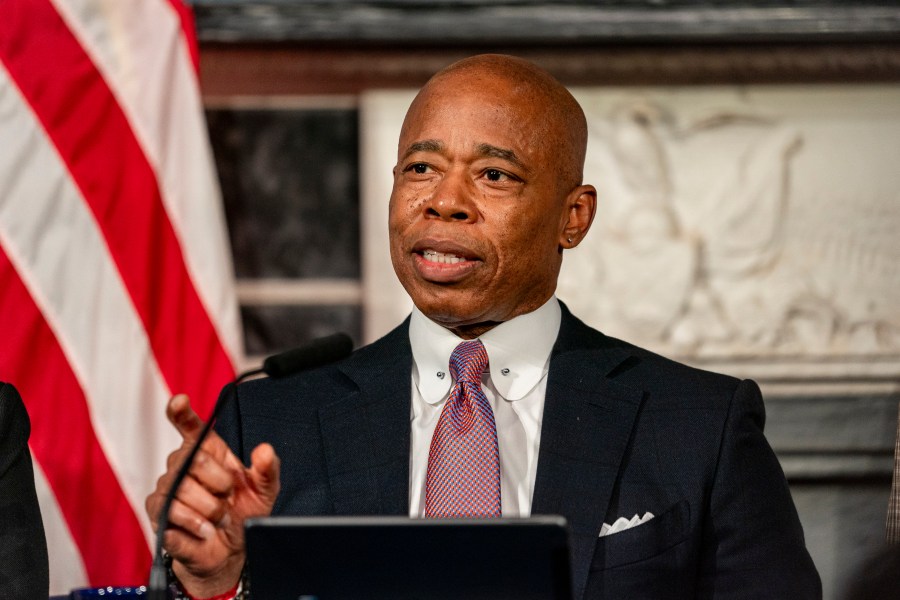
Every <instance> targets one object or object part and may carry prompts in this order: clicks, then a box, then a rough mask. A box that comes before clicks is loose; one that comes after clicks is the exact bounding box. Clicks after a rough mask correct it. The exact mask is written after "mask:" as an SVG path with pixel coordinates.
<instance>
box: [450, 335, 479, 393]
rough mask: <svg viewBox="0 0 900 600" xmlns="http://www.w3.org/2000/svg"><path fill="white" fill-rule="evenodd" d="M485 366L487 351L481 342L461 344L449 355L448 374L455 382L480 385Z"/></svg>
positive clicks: (474, 341)
mask: <svg viewBox="0 0 900 600" xmlns="http://www.w3.org/2000/svg"><path fill="white" fill-rule="evenodd" d="M487 364H488V355H487V350H485V349H484V344H482V343H481V340H471V341H468V342H462V343H460V344H459V345H458V346H457V347H456V348H455V349H454V350H453V353H452V354H451V355H450V373H451V375H453V377H454V378H455V379H456V381H466V382H469V383H477V384H479V385H481V374H482V373H483V372H484V368H485V367H486V366H487Z"/></svg>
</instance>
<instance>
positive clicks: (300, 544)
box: [246, 516, 571, 600]
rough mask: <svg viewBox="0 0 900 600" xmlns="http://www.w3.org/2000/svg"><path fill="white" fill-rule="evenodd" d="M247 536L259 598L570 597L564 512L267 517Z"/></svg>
mask: <svg viewBox="0 0 900 600" xmlns="http://www.w3.org/2000/svg"><path fill="white" fill-rule="evenodd" d="M246 540H247V564H248V569H249V575H250V592H251V594H252V597H253V599H254V600H361V599H366V600H381V599H388V598H389V599H391V600H413V599H416V600H420V599H421V600H444V599H448V600H449V599H453V600H461V599H466V600H487V599H491V600H497V599H502V598H515V599H516V600H571V574H570V570H569V545H568V529H567V526H566V522H565V519H563V518H562V517H556V516H541V517H531V518H527V519H512V518H504V519H410V518H406V517H269V518H261V519H251V520H248V522H247V525H246Z"/></svg>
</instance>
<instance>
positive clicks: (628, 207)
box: [591, 99, 802, 352]
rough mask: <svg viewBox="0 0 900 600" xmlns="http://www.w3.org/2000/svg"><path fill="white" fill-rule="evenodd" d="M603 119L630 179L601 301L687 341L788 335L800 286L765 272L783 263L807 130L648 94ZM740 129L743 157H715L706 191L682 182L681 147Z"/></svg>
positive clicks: (648, 327) (617, 202)
mask: <svg viewBox="0 0 900 600" xmlns="http://www.w3.org/2000/svg"><path fill="white" fill-rule="evenodd" d="M593 121H594V126H595V132H596V134H598V135H599V136H600V137H601V138H603V141H604V143H605V144H606V145H607V147H608V152H609V155H608V157H607V158H608V160H609V162H610V163H611V164H612V172H613V173H614V174H615V177H617V178H618V180H619V181H618V187H617V188H616V190H617V192H618V194H617V195H616V197H615V198H606V201H607V202H609V203H610V204H612V205H613V206H611V207H609V210H608V211H607V212H606V214H605V215H604V217H601V220H600V223H601V227H603V228H604V230H605V231H604V235H602V236H598V237H599V240H598V241H597V242H596V243H595V246H594V247H595V251H594V255H593V256H592V257H591V261H592V262H594V263H595V265H594V274H595V276H596V277H597V279H599V280H601V281H602V285H603V286H604V289H605V290H606V291H607V293H606V294H605V295H606V296H607V297H608V298H610V299H612V300H611V301H608V302H606V303H601V304H600V306H601V309H600V310H601V311H602V312H603V313H604V314H603V317H602V319H603V322H610V321H611V322H613V323H616V327H618V329H617V332H620V331H622V330H623V329H625V330H627V335H630V336H632V337H636V338H637V339H641V340H642V341H643V342H645V343H650V344H654V343H656V344H657V346H658V345H659V342H662V343H664V344H666V345H668V346H670V347H672V348H673V349H675V350H678V351H683V352H701V351H715V350H721V349H723V348H727V347H733V346H734V345H735V342H739V343H740V344H741V345H742V346H743V347H745V348H746V347H753V346H757V347H758V346H763V347H772V346H774V345H777V344H778V343H779V333H778V328H777V327H773V324H778V323H785V322H786V320H787V318H788V317H787V315H788V314H789V313H790V312H791V308H792V302H793V299H794V297H795V295H796V292H797V290H791V289H779V287H778V286H773V287H765V286H761V285H760V281H764V280H765V279H766V278H767V277H768V276H769V275H770V274H772V273H774V272H776V271H777V270H778V268H779V258H780V255H781V251H782V249H783V245H784V239H783V223H784V219H785V216H786V213H787V211H788V208H789V192H790V186H789V182H790V178H789V173H790V164H791V159H792V157H793V156H794V155H795V154H796V152H797V151H798V150H799V149H800V147H801V145H802V138H801V136H800V134H799V132H797V131H796V130H794V129H792V128H789V127H785V126H782V125H779V124H778V123H777V122H775V121H773V120H771V119H767V118H761V117H756V116H753V115H742V114H736V113H730V112H724V111H723V112H718V113H714V114H710V115H709V116H707V117H705V118H702V119H698V120H695V121H694V122H693V123H690V124H679V123H677V121H676V118H675V117H674V116H673V115H671V114H668V113H666V111H665V110H664V109H663V108H662V107H661V106H659V105H657V104H655V103H653V102H650V101H648V100H645V99H636V100H633V101H629V102H625V103H622V104H619V105H618V106H616V107H615V108H614V109H613V110H612V111H611V112H610V113H609V114H608V115H606V116H604V118H603V119H599V120H598V119H595V120H593ZM598 122H601V123H603V124H604V125H605V127H603V128H601V130H600V131H597V130H596V125H597V123H598ZM732 129H749V130H751V131H752V132H753V135H745V136H744V137H743V138H742V139H741V140H740V143H739V144H737V145H732V146H731V147H737V148H738V149H739V151H738V153H737V154H736V155H735V156H733V157H727V159H726V158H723V157H722V156H717V157H713V161H712V162H711V164H710V168H709V172H708V173H707V174H705V176H704V177H705V181H704V185H703V186H702V193H699V194H688V193H686V192H685V191H684V190H683V189H680V187H679V179H678V178H679V176H680V174H679V173H678V172H676V171H677V170H676V169H674V168H673V166H672V160H673V156H672V153H675V152H678V146H679V145H680V144H684V143H688V142H695V141H696V140H697V139H698V138H700V137H701V136H708V135H710V134H718V133H721V132H726V133H727V132H728V131H729V130H732Z"/></svg>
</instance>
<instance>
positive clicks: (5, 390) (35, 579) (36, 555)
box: [0, 382, 49, 600]
mask: <svg viewBox="0 0 900 600" xmlns="http://www.w3.org/2000/svg"><path fill="white" fill-rule="evenodd" d="M30 433H31V425H30V423H29V420H28V413H27V412H25V406H24V405H23V404H22V399H21V398H20V397H19V394H18V392H16V389H15V388H14V387H13V386H11V385H9V384H7V383H2V382H0V593H2V595H3V597H4V598H11V599H16V600H18V599H22V600H25V599H34V598H46V597H47V594H48V589H49V575H48V567H47V542H46V539H45V538H44V525H43V522H42V521H41V511H40V508H39V507H38V501H37V495H36V494H35V491H34V472H33V471H32V466H31V454H30V453H29V451H28V436H29V434H30Z"/></svg>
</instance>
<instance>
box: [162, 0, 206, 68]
mask: <svg viewBox="0 0 900 600" xmlns="http://www.w3.org/2000/svg"><path fill="white" fill-rule="evenodd" d="M169 3H170V4H171V5H172V8H174V9H175V12H176V13H178V18H179V19H181V30H182V31H183V32H184V39H185V43H186V44H187V49H188V53H189V54H190V55H191V63H193V65H194V72H195V73H199V72H200V50H199V49H198V47H197V29H196V25H195V24H194V11H193V10H192V9H191V7H190V6H188V5H187V4H185V3H184V0H169Z"/></svg>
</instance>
